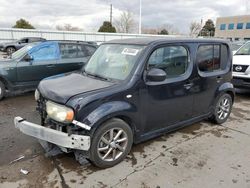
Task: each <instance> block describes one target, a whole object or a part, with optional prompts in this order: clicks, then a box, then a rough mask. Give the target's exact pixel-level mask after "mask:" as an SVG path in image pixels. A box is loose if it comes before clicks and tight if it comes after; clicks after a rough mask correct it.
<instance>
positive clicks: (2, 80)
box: [0, 76, 10, 90]
mask: <svg viewBox="0 0 250 188" xmlns="http://www.w3.org/2000/svg"><path fill="white" fill-rule="evenodd" d="M0 81H1V82H2V83H3V84H4V86H5V89H6V90H9V89H10V88H9V83H8V82H7V80H6V79H4V78H3V77H2V76H0Z"/></svg>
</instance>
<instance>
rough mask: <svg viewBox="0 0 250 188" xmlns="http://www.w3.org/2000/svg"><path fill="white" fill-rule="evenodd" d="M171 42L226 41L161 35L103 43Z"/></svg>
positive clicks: (147, 43)
mask: <svg viewBox="0 0 250 188" xmlns="http://www.w3.org/2000/svg"><path fill="white" fill-rule="evenodd" d="M173 42H199V43H210V42H211V43H218V42H223V43H227V41H226V40H223V39H203V38H182V37H178V38H177V37H176V38H170V37H169V38H163V37H159V38H158V37H148V38H129V39H115V40H111V41H108V42H105V44H136V45H149V44H153V43H173Z"/></svg>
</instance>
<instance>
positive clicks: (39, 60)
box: [17, 43, 59, 83]
mask: <svg viewBox="0 0 250 188" xmlns="http://www.w3.org/2000/svg"><path fill="white" fill-rule="evenodd" d="M58 54H59V53H58V45H57V43H48V44H42V45H38V46H36V47H34V48H32V49H31V50H30V51H29V52H28V54H27V55H26V57H31V59H30V60H26V58H25V57H24V58H23V59H22V60H21V61H20V62H18V63H17V80H18V82H37V83H38V82H39V81H40V80H42V79H44V78H46V77H49V76H52V75H54V74H56V64H57V61H58Z"/></svg>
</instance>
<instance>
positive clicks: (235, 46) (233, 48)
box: [231, 43, 243, 51]
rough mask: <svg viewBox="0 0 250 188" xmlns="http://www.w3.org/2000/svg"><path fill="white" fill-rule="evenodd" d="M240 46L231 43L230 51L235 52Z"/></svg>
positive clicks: (239, 44)
mask: <svg viewBox="0 0 250 188" xmlns="http://www.w3.org/2000/svg"><path fill="white" fill-rule="evenodd" d="M242 45H243V43H232V44H231V50H232V51H236V50H238V49H239V48H240V47H241V46H242Z"/></svg>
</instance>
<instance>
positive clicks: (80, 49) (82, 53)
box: [77, 44, 88, 57]
mask: <svg viewBox="0 0 250 188" xmlns="http://www.w3.org/2000/svg"><path fill="white" fill-rule="evenodd" d="M77 46H78V54H77V57H86V56H88V52H87V50H86V49H85V48H84V45H81V44H78V45H77Z"/></svg>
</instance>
